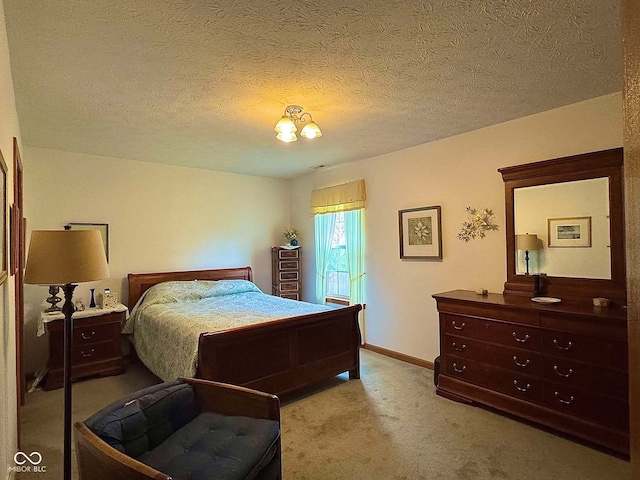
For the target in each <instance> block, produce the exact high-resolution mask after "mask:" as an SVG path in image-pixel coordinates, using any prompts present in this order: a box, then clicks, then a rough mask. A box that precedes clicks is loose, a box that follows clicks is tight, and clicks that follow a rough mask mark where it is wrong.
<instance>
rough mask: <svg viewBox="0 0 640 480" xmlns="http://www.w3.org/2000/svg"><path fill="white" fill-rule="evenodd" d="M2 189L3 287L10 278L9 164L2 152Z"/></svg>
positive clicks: (0, 277) (0, 263) (0, 264)
mask: <svg viewBox="0 0 640 480" xmlns="http://www.w3.org/2000/svg"><path fill="white" fill-rule="evenodd" d="M0 189H1V190H2V192H1V194H2V200H0V202H1V206H0V208H2V226H0V235H1V237H0V243H1V245H0V254H1V255H2V260H0V285H2V284H3V283H4V282H5V281H6V280H7V278H8V277H9V271H8V269H7V164H6V163H5V161H4V156H3V155H2V151H0Z"/></svg>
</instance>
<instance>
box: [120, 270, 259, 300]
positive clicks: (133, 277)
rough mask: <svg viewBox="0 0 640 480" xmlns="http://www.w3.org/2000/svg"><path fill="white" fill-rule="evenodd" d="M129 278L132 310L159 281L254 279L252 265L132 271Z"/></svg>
mask: <svg viewBox="0 0 640 480" xmlns="http://www.w3.org/2000/svg"><path fill="white" fill-rule="evenodd" d="M127 278H128V280H129V301H128V302H127V305H128V306H129V310H131V309H132V308H133V307H134V305H135V304H136V302H137V301H138V300H139V299H140V297H141V296H142V294H143V293H144V292H146V291H147V290H148V289H149V288H151V287H153V286H154V285H155V284H157V283H162V282H169V281H172V280H249V281H250V282H251V281H253V272H252V271H251V267H238V268H218V269H216V270H191V271H187V272H162V273H130V274H129V275H128V276H127Z"/></svg>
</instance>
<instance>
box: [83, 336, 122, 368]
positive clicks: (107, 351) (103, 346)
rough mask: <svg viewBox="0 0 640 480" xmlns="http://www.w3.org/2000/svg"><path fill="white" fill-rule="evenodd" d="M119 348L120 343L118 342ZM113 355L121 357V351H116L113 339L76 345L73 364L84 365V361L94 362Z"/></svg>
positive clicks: (118, 346)
mask: <svg viewBox="0 0 640 480" xmlns="http://www.w3.org/2000/svg"><path fill="white" fill-rule="evenodd" d="M117 348H118V350H119V349H120V344H119V343H118V344H117ZM113 357H120V352H119V351H116V348H115V343H114V342H113V341H107V342H100V343H92V344H90V345H74V347H73V365H74V366H77V365H82V364H84V363H93V362H97V361H100V360H106V359H109V358H113Z"/></svg>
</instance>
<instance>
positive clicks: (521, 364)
mask: <svg viewBox="0 0 640 480" xmlns="http://www.w3.org/2000/svg"><path fill="white" fill-rule="evenodd" d="M513 363H515V364H516V365H517V366H519V367H526V366H527V365H529V364H530V363H531V361H530V360H529V359H528V358H527V359H526V360H525V361H524V363H520V362H519V361H518V357H517V356H515V355H514V356H513Z"/></svg>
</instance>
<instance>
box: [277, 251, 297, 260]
mask: <svg viewBox="0 0 640 480" xmlns="http://www.w3.org/2000/svg"><path fill="white" fill-rule="evenodd" d="M278 258H281V259H282V258H285V259H286V258H298V249H292V250H287V249H283V250H278Z"/></svg>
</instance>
